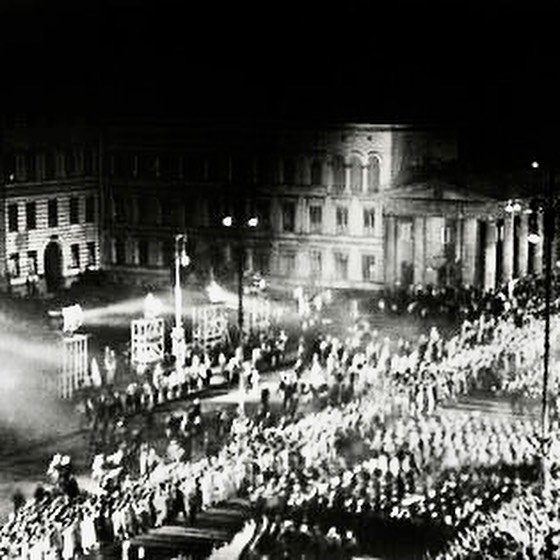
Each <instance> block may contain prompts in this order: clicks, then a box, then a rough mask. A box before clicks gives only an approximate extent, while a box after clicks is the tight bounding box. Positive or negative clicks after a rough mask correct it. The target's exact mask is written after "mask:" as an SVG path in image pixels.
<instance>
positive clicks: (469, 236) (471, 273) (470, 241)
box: [461, 218, 478, 286]
mask: <svg viewBox="0 0 560 560" xmlns="http://www.w3.org/2000/svg"><path fill="white" fill-rule="evenodd" d="M463 224H464V227H463V255H462V263H461V267H462V272H461V273H462V280H463V284H466V285H468V286H472V285H474V282H475V270H476V250H477V243H476V240H477V233H478V232H477V228H478V220H477V219H476V218H466V219H465V220H464V221H463Z"/></svg>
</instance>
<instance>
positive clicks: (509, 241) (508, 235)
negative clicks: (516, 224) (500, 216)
mask: <svg viewBox="0 0 560 560" xmlns="http://www.w3.org/2000/svg"><path fill="white" fill-rule="evenodd" d="M513 234H514V231H513V212H512V213H510V214H506V216H505V218H504V249H503V252H502V255H503V261H502V267H503V271H504V278H503V279H504V282H509V281H510V280H511V279H512V278H513Z"/></svg>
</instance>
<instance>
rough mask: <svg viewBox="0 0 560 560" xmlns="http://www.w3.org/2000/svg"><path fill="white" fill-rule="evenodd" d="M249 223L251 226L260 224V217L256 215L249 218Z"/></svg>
mask: <svg viewBox="0 0 560 560" xmlns="http://www.w3.org/2000/svg"><path fill="white" fill-rule="evenodd" d="M247 225H248V226H249V227H257V226H258V225H259V219H258V218H257V217H256V216H253V217H252V218H249V220H248V221H247Z"/></svg>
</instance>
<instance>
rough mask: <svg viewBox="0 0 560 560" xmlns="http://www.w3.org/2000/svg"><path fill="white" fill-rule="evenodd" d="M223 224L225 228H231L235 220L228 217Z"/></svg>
mask: <svg viewBox="0 0 560 560" xmlns="http://www.w3.org/2000/svg"><path fill="white" fill-rule="evenodd" d="M222 224H224V226H226V227H231V226H232V225H233V218H232V217H231V216H226V217H225V218H224V219H223V220H222Z"/></svg>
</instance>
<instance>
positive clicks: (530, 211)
mask: <svg viewBox="0 0 560 560" xmlns="http://www.w3.org/2000/svg"><path fill="white" fill-rule="evenodd" d="M523 213H524V214H532V213H533V210H531V208H525V210H523Z"/></svg>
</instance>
